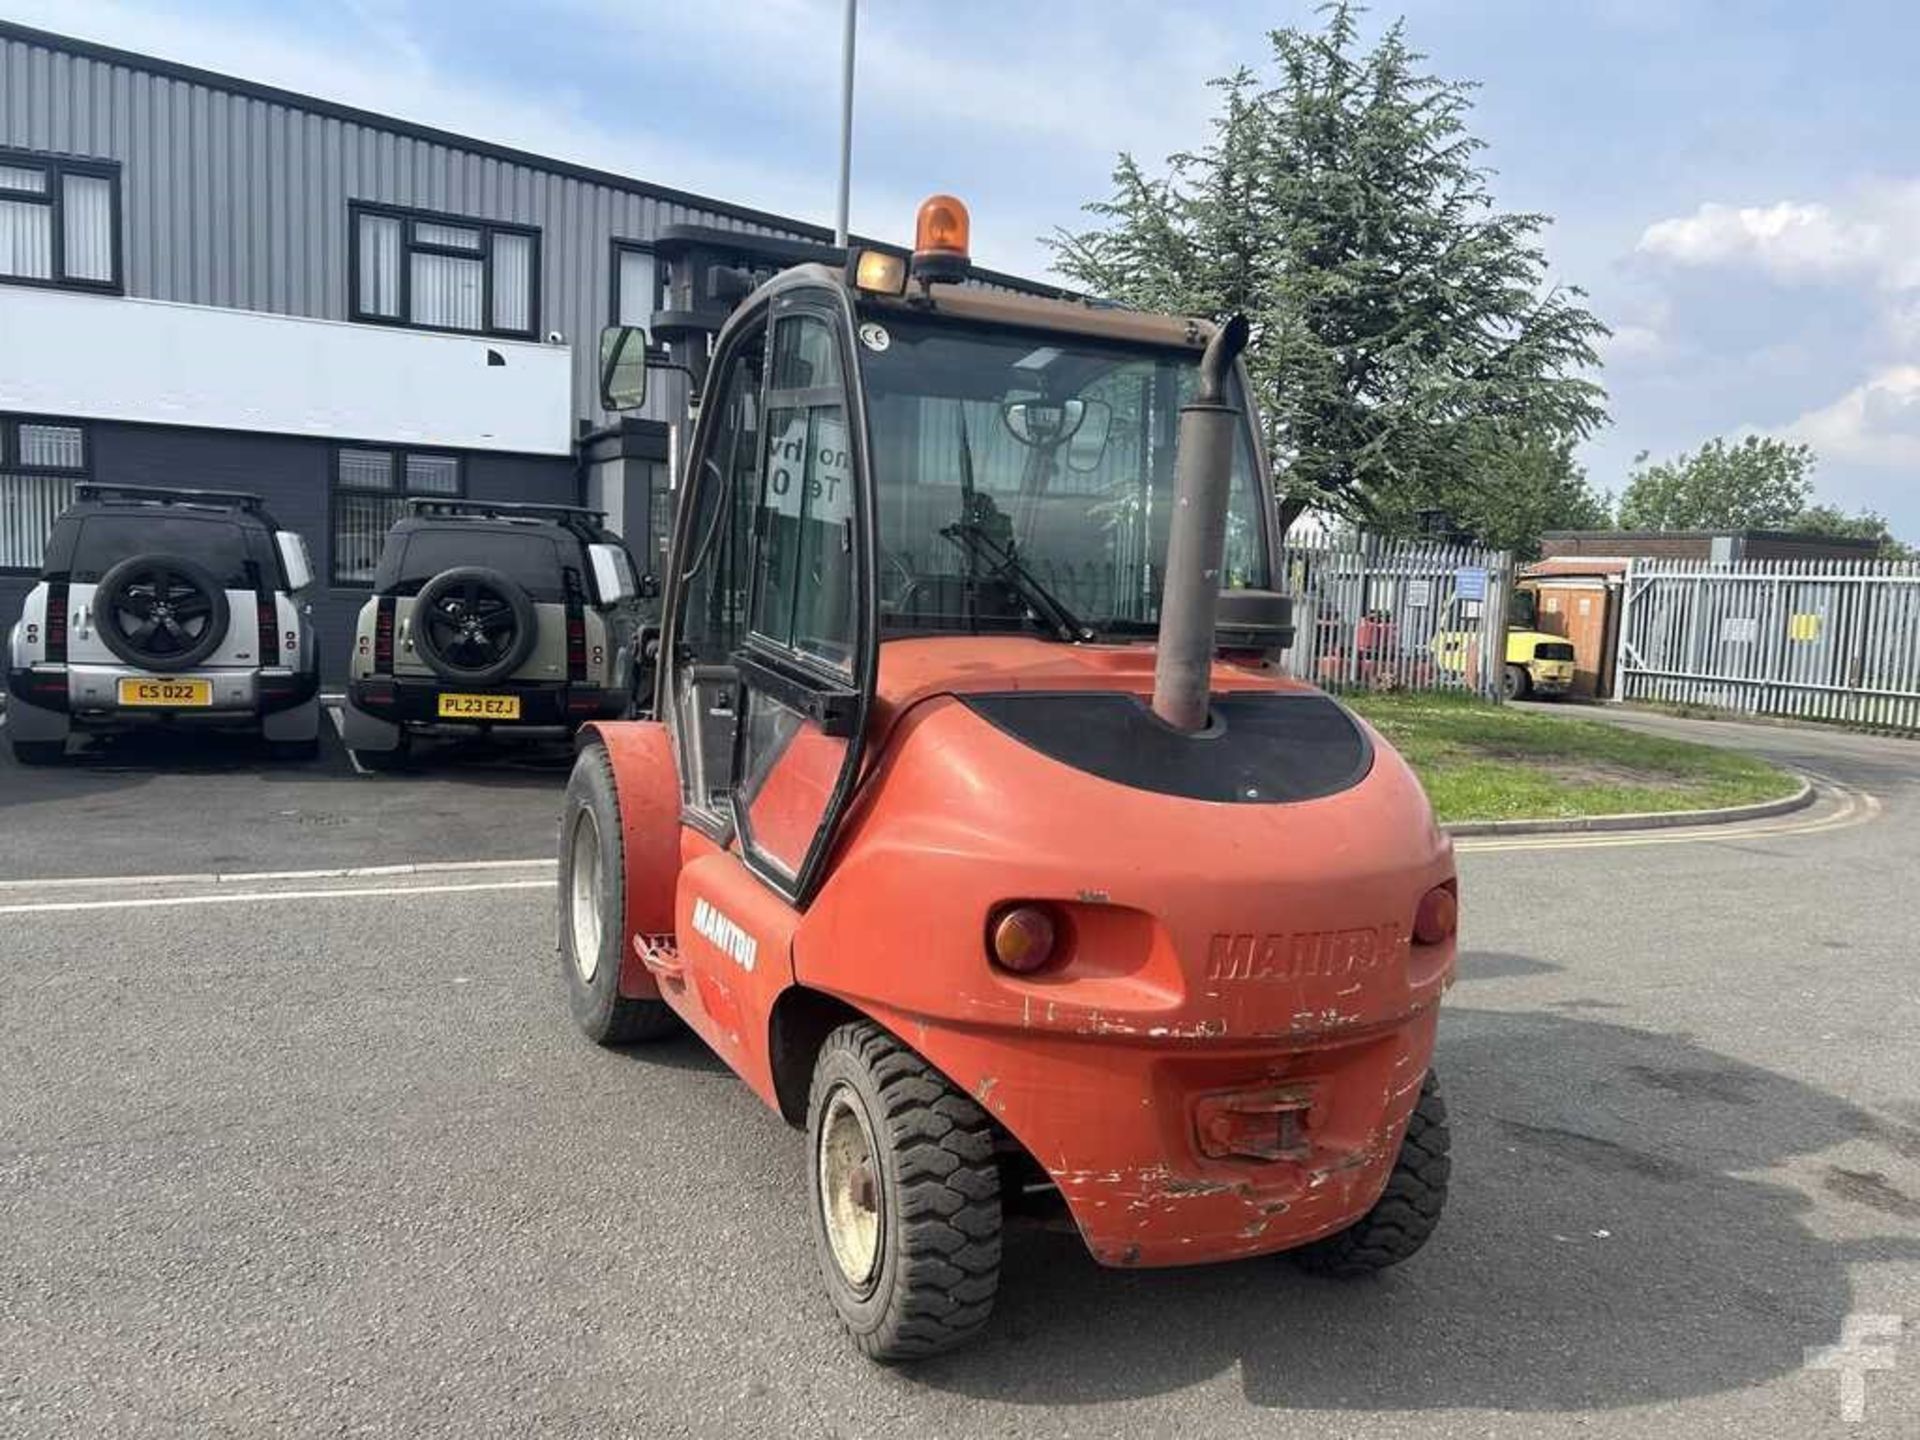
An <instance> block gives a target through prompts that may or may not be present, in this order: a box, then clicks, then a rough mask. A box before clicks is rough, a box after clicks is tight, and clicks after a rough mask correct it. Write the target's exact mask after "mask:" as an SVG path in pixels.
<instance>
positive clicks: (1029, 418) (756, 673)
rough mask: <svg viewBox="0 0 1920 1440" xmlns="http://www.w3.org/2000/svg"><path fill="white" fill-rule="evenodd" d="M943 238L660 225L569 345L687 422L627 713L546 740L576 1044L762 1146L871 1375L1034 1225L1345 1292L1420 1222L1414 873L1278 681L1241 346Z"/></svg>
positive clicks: (1292, 689) (917, 1343) (1439, 850)
mask: <svg viewBox="0 0 1920 1440" xmlns="http://www.w3.org/2000/svg"><path fill="white" fill-rule="evenodd" d="M967 232H968V218H967V214H966V210H965V207H964V206H962V205H961V203H960V202H959V201H957V200H955V199H953V198H952V197H950V196H936V197H934V198H933V199H931V200H929V201H928V202H927V203H926V204H925V205H924V206H923V207H922V208H921V210H920V213H919V217H918V223H917V226H916V237H915V244H914V247H913V249H912V251H911V252H906V251H894V250H889V249H884V248H877V247H864V248H855V249H852V250H850V251H840V250H831V251H826V250H824V249H822V250H820V252H819V253H818V254H817V255H815V256H813V257H812V258H808V257H806V256H804V255H803V256H795V255H794V254H793V253H792V252H793V251H794V250H795V249H796V248H804V247H794V246H792V245H790V244H786V243H784V242H778V243H776V246H775V248H776V249H778V250H780V251H781V255H780V258H781V259H782V260H783V261H791V262H792V263H784V264H782V265H781V266H780V267H779V268H777V270H776V269H773V268H772V267H768V268H767V269H766V270H765V271H763V273H761V274H754V273H752V271H751V270H750V269H748V268H746V267H743V266H741V265H739V264H734V263H720V262H719V261H713V263H706V262H707V261H710V260H712V257H714V256H717V255H720V254H722V251H721V250H720V249H719V248H718V247H720V246H722V245H725V246H728V247H734V248H735V249H737V247H738V246H739V245H740V243H741V237H739V236H732V235H727V236H719V235H714V236H710V237H708V236H699V235H681V236H680V237H678V241H679V244H678V249H677V251H676V257H677V258H676V259H675V260H674V261H673V278H672V298H671V300H670V302H669V308H668V309H667V310H665V311H663V312H662V313H661V314H659V315H658V316H656V320H655V326H654V333H653V335H652V336H651V337H649V336H647V335H644V334H641V333H640V332H639V331H637V330H632V329H618V328H617V329H613V330H610V331H609V332H608V334H607V335H606V336H605V337H603V343H602V376H601V379H602V390H603V398H604V400H605V401H606V402H607V403H608V405H609V408H621V407H630V406H633V405H636V404H638V403H640V402H641V401H642V399H643V398H644V394H645V388H646V376H647V370H648V368H649V365H655V366H657V365H658V364H660V363H662V357H661V354H660V347H662V346H664V350H665V358H664V363H667V364H670V365H672V366H675V367H677V368H680V369H684V370H685V371H687V372H688V373H689V374H690V375H691V377H692V385H693V393H694V395H695V397H696V400H695V404H694V412H695V415H696V417H697V418H695V420H694V422H693V430H692V439H691V443H690V444H688V445H687V446H686V447H685V456H684V463H683V464H682V466H681V467H680V472H679V476H678V484H677V489H678V492H679V493H678V496H677V500H678V504H677V514H676V518H675V524H674V532H673V538H672V542H671V545H670V548H669V552H668V556H667V561H666V566H665V570H666V573H665V574H664V576H663V577H662V580H663V590H664V595H663V613H662V616H661V623H660V626H659V628H658V631H657V633H656V634H654V635H652V636H651V638H650V639H649V642H648V645H649V656H648V658H649V659H650V660H651V662H652V664H653V666H654V676H653V693H654V697H655V701H654V711H653V715H652V718H648V719H642V720H635V721H627V722H602V723H598V724H595V725H593V726H590V727H589V728H588V730H587V732H586V733H585V734H584V735H583V738H582V745H581V749H580V753H579V756H578V761H577V764H576V765H575V767H574V770H573V774H572V777H571V779H570V781H569V783H568V786H567V793H566V800H565V810H564V815H563V818H562V823H561V831H560V876H559V881H560V883H559V894H560V901H559V904H560V915H559V951H560V969H561V972H562V975H563V976H564V980H565V985H566V989H567V993H568V998H569V1003H570V1006H571V1009H572V1013H573V1017H574V1019H575V1020H576V1022H577V1023H578V1024H579V1026H580V1028H581V1029H582V1030H584V1031H585V1032H586V1034H587V1035H588V1036H589V1037H591V1038H592V1039H593V1040H594V1041H596V1042H598V1043H600V1044H603V1045H610V1046H614V1045H617V1046H625V1045H633V1044H638V1043H642V1042H646V1041H652V1040H657V1039H660V1038H662V1037H665V1036H668V1035H670V1034H673V1033H675V1032H676V1031H678V1030H679V1029H680V1028H681V1027H682V1026H684V1027H686V1028H688V1029H691V1030H692V1031H693V1032H694V1034H696V1035H697V1036H698V1037H699V1038H700V1039H701V1040H702V1041H703V1042H705V1043H706V1044H707V1045H708V1046H710V1047H712V1049H713V1050H714V1052H715V1053H716V1054H718V1055H719V1056H720V1057H721V1058H722V1059H723V1060H724V1061H725V1062H726V1063H727V1064H728V1065H729V1066H730V1067H731V1068H732V1069H733V1070H734V1071H736V1072H737V1073H738V1074H739V1076H740V1077H741V1078H742V1079H743V1080H745V1081H746V1083H747V1084H748V1085H750V1086H751V1087H752V1088H753V1089H754V1091H755V1092H756V1093H758V1094H759V1095H760V1096H761V1098H762V1099H763V1100H765V1101H766V1103H767V1104H768V1105H770V1106H772V1107H773V1108H774V1109H776V1110H777V1111H778V1112H779V1113H780V1114H781V1115H782V1116H784V1117H785V1118H786V1119H787V1120H788V1121H789V1122H790V1123H791V1124H793V1125H794V1126H795V1127H798V1128H802V1129H804V1131H805V1135H806V1146H807V1165H806V1173H807V1194H806V1201H805V1203H806V1206H807V1211H808V1215H809V1219H810V1224H811V1228H812V1232H813V1235H814V1239H815V1242H816V1248H817V1250H818V1255H819V1261H820V1269H821V1273H822V1276H823V1280H824V1284H825V1288H826V1291H827V1294H828V1296H829V1297H830V1299H831V1301H832V1304H833V1306H834V1308H835V1310H836V1311H837V1312H838V1315H839V1318H840V1320H841V1321H842V1322H843V1323H844V1325H845V1327H846V1330H847V1331H848V1333H849V1334H850V1335H851V1337H852V1339H853V1341H854V1343H855V1344H856V1345H857V1346H858V1347H859V1348H860V1349H861V1350H862V1351H864V1352H865V1353H866V1354H867V1355H869V1356H871V1357H873V1358H875V1359H877V1360H886V1361H895V1360H904V1359H910V1358H913V1357H918V1356H924V1355H928V1354H932V1353H935V1352H938V1351H942V1350H946V1349H948V1348H951V1347H952V1346H954V1345H956V1344H959V1343H961V1342H962V1341H965V1340H966V1339H968V1338H969V1337H970V1336H972V1335H974V1334H975V1333H977V1332H978V1331H979V1330H980V1329H981V1327H982V1326H983V1325H984V1324H985V1323H986V1322H987V1319H988V1316H989V1312H990V1311H991V1309H992V1306H993V1301H994V1295H995V1292H996V1289H997V1288H998V1286H999V1284H1000V1260H1001V1234H1002V1226H1003V1223H1005V1222H1006V1221H1008V1220H1009V1219H1012V1218H1015V1217H1018V1216H1021V1215H1026V1214H1031V1213H1033V1212H1035V1211H1036V1210H1039V1211H1042V1212H1044V1210H1045V1209H1046V1207H1048V1206H1051V1207H1053V1208H1054V1211H1055V1213H1056V1215H1057V1214H1058V1212H1059V1211H1060V1210H1061V1209H1064V1212H1065V1214H1066V1215H1067V1216H1069V1217H1070V1219H1071V1223H1072V1224H1073V1226H1074V1227H1076V1228H1077V1229H1078V1232H1079V1233H1080V1235H1081V1236H1082V1237H1083V1238H1084V1240H1085V1242H1086V1244H1087V1246H1088V1248H1089V1250H1090V1251H1091V1252H1092V1254H1093V1256H1094V1257H1095V1258H1096V1259H1097V1260H1098V1261H1100V1262H1101V1263H1102V1264H1106V1265H1111V1266H1169V1265H1188V1264H1196V1263H1200V1262H1208V1261H1224V1260H1240V1259H1245V1258H1248V1257H1253V1256H1264V1255H1269V1254H1272V1253H1274V1252H1278V1251H1286V1252H1289V1253H1290V1254H1291V1255H1293V1256H1295V1257H1297V1259H1298V1260H1299V1261H1300V1262H1301V1263H1303V1264H1304V1265H1306V1266H1308V1267H1310V1268H1312V1269H1314V1270H1316V1271H1320V1272H1323V1273H1330V1274H1336V1275H1358V1274H1365V1273H1369V1272H1372V1271H1376V1270H1379V1269H1382V1268H1384V1267H1386V1266H1390V1265H1393V1264H1396V1263H1398V1262H1400V1261H1402V1260H1405V1259H1406V1258H1408V1257H1409V1256H1410V1255H1412V1254H1413V1253H1414V1252H1415V1251H1417V1250H1418V1249H1419V1248H1420V1247H1421V1246H1422V1245H1423V1244H1424V1243H1425V1242H1426V1240H1427V1238H1428V1236H1429V1235H1430V1234H1431V1232H1432V1231H1433V1229H1434V1226H1435V1224H1436V1223H1437V1222H1438V1220H1439V1218H1440V1212H1441V1208H1442V1205H1443V1204H1444V1202H1445V1199H1446V1193H1447V1179H1448V1153H1447V1152H1448V1134H1447V1123H1446V1110H1445V1106H1444V1104H1443V1102H1442V1100H1441V1096H1440V1091H1439V1087H1438V1083H1437V1081H1436V1080H1435V1078H1434V1074H1433V1067H1432V1060H1433V1048H1434V1030H1435V1024H1436V1020H1437V1018H1438V1006H1439V1001H1440V996H1441V993H1442V991H1444V990H1445V989H1446V987H1447V986H1448V984H1449V983H1450V982H1451V980H1452V978H1453V973H1454V957H1455V926H1456V917H1457V904H1456V895H1457V888H1456V879H1455V873H1454V863H1453V854H1452V847H1451V845H1450V842H1449V841H1448V839H1447V837H1446V836H1445V834H1444V833H1442V832H1441V831H1440V830H1439V828H1438V827H1437V826H1436V825H1435V823H1434V820H1433V816H1432V812H1431V811H1430V809H1429V807H1428V804H1427V801H1426V797H1425V795H1424V794H1423V793H1422V791H1421V788H1420V785H1419V783H1418V782H1417V781H1416V779H1415V778H1414V776H1413V774H1412V773H1411V771H1409V769H1408V768H1407V766H1406V765H1405V764H1404V763H1403V762H1402V761H1401V759H1400V757H1399V756H1398V755H1396V754H1395V753H1394V751H1393V750H1392V748H1391V747H1390V746H1388V745H1387V744H1386V742H1385V741H1383V740H1382V739H1381V738H1380V736H1379V735H1378V734H1377V733H1375V732H1374V731H1372V730H1371V729H1370V728H1369V727H1368V726H1367V725H1366V724H1365V723H1364V722H1362V721H1361V720H1359V719H1358V718H1357V717H1355V716H1354V715H1353V714H1352V713H1350V712H1349V711H1347V710H1346V709H1344V708H1343V707H1342V706H1340V705H1339V704H1338V703H1337V702H1336V701H1334V700H1333V699H1331V698H1329V697H1328V696H1327V695H1325V694H1323V693H1321V692H1320V691H1318V690H1316V689H1314V688H1313V687H1312V686H1310V685H1307V684H1304V683H1300V682H1297V681H1294V680H1290V679H1287V678H1285V677H1284V676H1283V675H1282V674H1281V673H1280V672H1279V670H1278V668H1277V657H1278V655H1279V652H1280V651H1281V650H1282V649H1284V648H1285V646H1286V645H1287V643H1288V641H1289V639H1290V635H1291V626H1292V617H1291V611H1290V607H1289V604H1288V600H1287V598H1286V596H1285V595H1283V594H1280V593H1278V592H1277V591H1276V590H1274V589H1272V588H1270V587H1271V585H1272V583H1273V581H1272V577H1273V574H1274V566H1275V563H1276V556H1277V555H1278V554H1279V539H1280V537H1279V535H1278V534H1277V533H1276V527H1275V514H1274V507H1273V505H1272V504H1271V502H1270V499H1269V496H1270V494H1271V480H1270V474H1269V470H1268V464H1267V459H1266V456H1265V455H1264V453H1263V452H1262V448H1261V442H1260V433H1261V432H1260V428H1259V426H1258V425H1257V424H1255V423H1253V422H1254V417H1253V414H1252V410H1251V405H1250V401H1249V398H1248V393H1249V392H1248V386H1247V382H1246V377H1245V374H1244V371H1243V369H1242V367H1241V365H1240V362H1239V355H1240V351H1241V349H1242V347H1243V346H1244V344H1245V342H1246V339H1247V327H1246V323H1245V321H1244V320H1241V319H1239V318H1235V319H1233V320H1230V321H1228V322H1226V323H1225V324H1223V325H1219V326H1215V325H1213V324H1210V323H1208V322H1207V321H1205V320H1200V319H1190V318H1184V317H1172V316H1163V315H1148V314H1139V313H1134V312H1131V311H1126V310H1120V309H1113V308H1105V307H1102V306H1099V305H1095V304H1090V303H1086V302H1083V301H1080V300H1073V299H1044V298H1036V297H1033V296H1029V295H1018V294H1010V293H1006V292H1005V291H1004V290H997V289H994V288H991V287H989V286H987V285H982V284H977V283H975V284H970V283H968V282H969V277H970V273H971V267H970V263H969V259H968V233H967ZM708 240H711V242H712V245H713V247H715V248H713V249H712V250H711V251H708V250H703V245H705V244H706V242H707V241H708Z"/></svg>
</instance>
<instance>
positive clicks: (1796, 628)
mask: <svg viewBox="0 0 1920 1440" xmlns="http://www.w3.org/2000/svg"><path fill="white" fill-rule="evenodd" d="M1619 677H1620V679H1619V689H1618V695H1619V698H1620V699H1623V700H1660V701H1667V702H1670V703H1676V704H1693V705H1709V706H1713V707H1715V708H1719V709H1726V710H1737V711H1746V712H1748V713H1751V714H1759V715H1790V716H1805V717H1809V718H1813V719H1821V720H1835V721H1841V722H1844V723H1847V724H1853V725H1863V726H1871V727H1873V728H1876V729H1888V730H1920V562H1915V561H1910V560H1745V561H1741V562H1739V563H1737V564H1729V565H1711V564H1705V563H1702V562H1700V561H1692V560H1634V561H1633V562H1632V563H1631V564H1630V565H1629V567H1628V570H1627V582H1626V599H1625V613H1624V615H1623V617H1622V620H1621V625H1620V650H1619Z"/></svg>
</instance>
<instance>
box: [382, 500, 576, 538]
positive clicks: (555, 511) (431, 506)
mask: <svg viewBox="0 0 1920 1440" xmlns="http://www.w3.org/2000/svg"><path fill="white" fill-rule="evenodd" d="M407 513H408V514H409V515H461V516H466V517H468V518H470V519H475V520H526V521H540V520H544V521H546V522H547V523H549V524H553V525H559V526H561V527H562V528H564V529H567V530H572V531H574V532H576V533H577V534H579V535H581V536H584V537H585V538H587V539H589V540H597V539H598V538H599V536H600V534H601V532H602V531H604V530H605V529H606V525H607V512H606V511H604V510H592V509H589V508H588V507H586V506H584V505H533V504H529V503H527V502H525V501H521V500H453V499H445V500H443V499H438V498H430V497H426V496H418V495H415V496H410V497H408V499H407Z"/></svg>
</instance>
